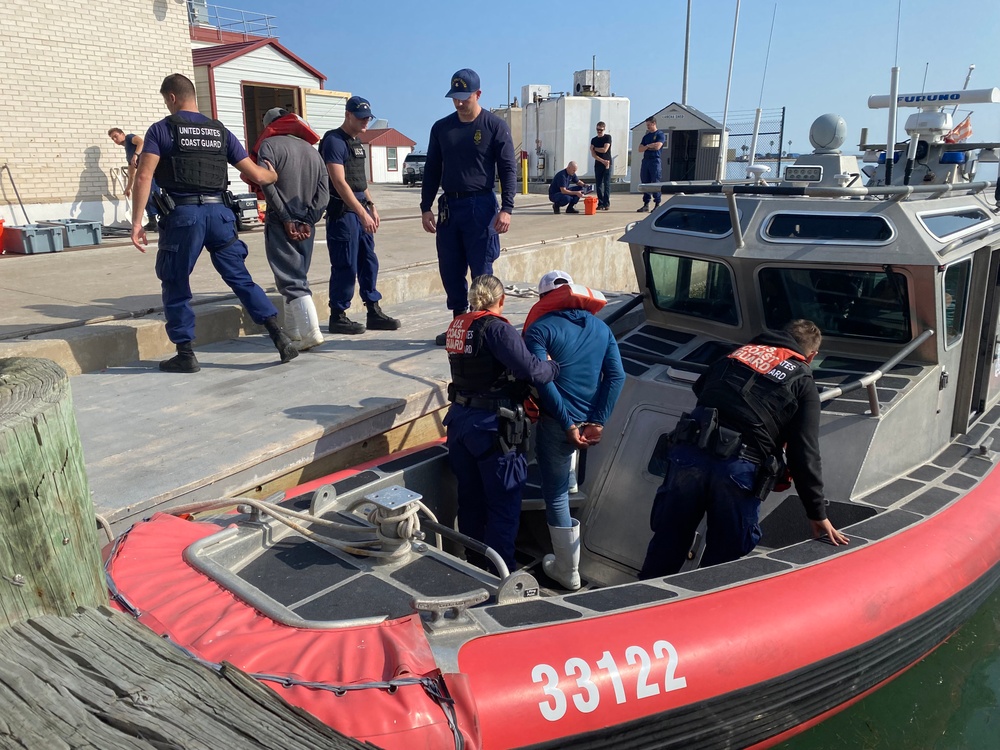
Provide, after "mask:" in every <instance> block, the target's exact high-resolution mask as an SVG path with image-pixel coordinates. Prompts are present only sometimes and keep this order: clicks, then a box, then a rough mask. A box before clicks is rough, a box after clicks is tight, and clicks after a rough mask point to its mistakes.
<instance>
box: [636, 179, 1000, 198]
mask: <svg viewBox="0 0 1000 750" xmlns="http://www.w3.org/2000/svg"><path fill="white" fill-rule="evenodd" d="M646 187H652V188H655V187H656V186H655V185H640V186H639V189H640V190H642V189H644V188H646ZM659 187H660V192H661V193H664V194H668V195H670V194H674V193H686V194H689V195H695V194H700V193H715V194H719V193H724V194H726V195H790V196H808V197H810V198H864V197H867V196H893V197H896V198H897V199H900V200H902V199H904V198H906V197H908V196H910V195H913V194H914V193H918V194H924V193H926V194H928V195H937V196H940V195H947V194H950V193H954V194H965V193H981V192H982V191H984V190H988V189H989V188H995V187H996V183H995V182H992V181H987V182H965V183H940V184H937V185H883V186H880V187H829V186H813V187H792V186H790V185H730V184H720V183H712V184H700V185H699V184H694V183H677V182H667V183H661V184H660V185H659Z"/></svg>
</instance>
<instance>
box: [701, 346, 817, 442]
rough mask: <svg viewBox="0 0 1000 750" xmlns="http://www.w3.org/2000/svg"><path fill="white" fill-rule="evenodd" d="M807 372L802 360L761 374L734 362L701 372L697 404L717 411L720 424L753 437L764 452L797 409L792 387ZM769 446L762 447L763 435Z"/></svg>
mask: <svg viewBox="0 0 1000 750" xmlns="http://www.w3.org/2000/svg"><path fill="white" fill-rule="evenodd" d="M809 373H811V370H810V369H809V365H808V364H806V363H805V362H804V361H801V360H796V359H786V360H784V361H783V362H782V363H781V365H780V366H779V367H777V368H774V370H772V372H770V373H764V374H761V373H759V372H757V371H756V370H754V369H753V368H751V367H749V366H748V365H745V364H743V363H742V362H740V361H738V360H736V359H730V358H727V359H726V360H725V364H719V365H716V366H714V367H712V368H711V369H710V370H709V371H708V372H707V373H705V376H704V377H705V380H704V381H703V384H702V388H701V392H700V393H699V395H698V403H699V404H700V405H703V406H708V407H712V408H715V409H718V410H719V419H720V421H721V422H722V424H723V425H724V426H726V427H729V428H731V429H734V430H739V431H740V432H741V433H743V435H744V437H745V438H749V437H751V436H753V435H756V436H757V440H755V441H754V442H758V443H762V445H761V446H760V447H761V448H762V450H763V451H764V452H769V451H770V450H771V446H773V445H776V444H777V441H778V437H779V435H780V434H781V430H782V429H783V428H784V426H785V425H786V424H788V421H789V420H790V419H791V418H792V416H793V415H794V414H795V412H796V410H797V409H798V399H797V398H796V397H795V394H794V392H793V390H792V384H793V383H795V382H797V381H798V380H799V379H800V378H803V377H805V376H806V375H808V374H809ZM762 432H763V433H764V434H765V435H766V436H767V437H769V438H770V441H769V442H770V443H771V446H768V445H763V443H764V440H763V439H762V438H764V436H765V435H761V434H760V433H762Z"/></svg>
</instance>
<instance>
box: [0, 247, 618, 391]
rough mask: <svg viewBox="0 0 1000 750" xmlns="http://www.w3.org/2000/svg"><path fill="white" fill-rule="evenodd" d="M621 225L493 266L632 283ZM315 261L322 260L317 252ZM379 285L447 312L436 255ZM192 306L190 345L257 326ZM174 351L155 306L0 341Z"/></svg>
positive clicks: (69, 352) (215, 308)
mask: <svg viewBox="0 0 1000 750" xmlns="http://www.w3.org/2000/svg"><path fill="white" fill-rule="evenodd" d="M620 231H621V230H615V231H611V232H594V233H589V234H579V235H572V236H569V237H562V238H558V239H552V240H545V241H543V242H540V243H536V244H529V245H522V246H517V247H512V248H505V249H504V250H503V252H502V253H501V255H500V257H499V258H498V259H497V261H496V264H495V272H496V274H497V275H498V276H499V277H500V278H501V279H503V280H504V282H505V283H510V282H517V283H520V284H528V285H531V286H533V285H534V283H535V280H537V279H538V278H540V277H541V276H542V274H544V273H545V272H547V271H549V270H551V269H553V268H561V269H565V270H567V271H569V272H570V273H572V274H573V276H574V280H575V281H577V282H578V283H581V284H586V285H588V286H600V287H601V288H605V289H615V290H619V291H638V289H637V288H636V286H635V283H636V282H635V273H634V271H633V269H632V262H631V258H630V256H629V251H628V247H627V246H626V245H624V244H622V243H619V242H618V241H617V239H618V235H619V234H620ZM317 261H318V262H322V259H321V258H318V259H317ZM378 286H379V291H380V292H381V293H382V296H383V301H382V306H383V307H384V308H385V309H386V310H387V312H389V314H392V309H391V308H392V306H393V305H394V304H397V303H399V302H401V301H404V300H413V299H427V298H432V297H442V304H441V313H442V314H441V322H442V325H445V324H446V323H447V321H448V320H450V318H449V316H448V314H447V312H446V310H445V306H444V300H443V289H442V287H441V278H440V276H439V274H438V269H437V263H436V261H423V262H420V263H415V264H413V265H411V266H405V267H402V268H393V269H386V270H383V271H382V272H381V273H380V275H379V283H378ZM313 295H314V299H315V303H316V308H317V310H319V311H320V318H321V324H322V328H323V329H324V331H325V328H326V325H325V324H326V320H325V318H326V312H325V311H326V310H327V308H328V303H329V295H328V291H327V290H326V289H325V288H322V287H320V286H319V285H317V286H316V287H315V288H314V291H313ZM269 296H270V297H271V299H272V301H273V302H275V306H276V307H277V308H278V309H279V310H280V309H281V304H280V295H278V294H277V292H272V293H271V294H270V295H269ZM194 310H195V317H196V324H195V325H196V329H195V335H196V345H197V346H204V345H206V344H211V343H215V342H218V341H223V340H226V339H231V338H237V337H240V336H244V335H248V334H259V333H261V332H262V331H263V328H262V327H261V326H258V325H256V324H255V323H254V322H253V321H252V320H251V319H250V317H249V316H248V315H247V314H246V312H245V311H244V310H243V308H242V307H241V306H240V304H239V303H238V302H237V301H236V298H235V296H225V297H219V298H217V299H215V300H212V301H209V302H202V303H200V304H196V305H195V307H194ZM351 312H352V313H355V314H359V315H360V316H361V317H362V319H363V316H364V313H365V309H364V305H363V304H362V303H361V301H360V300H359V299H358V298H357V297H355V300H354V304H353V305H352V307H351ZM404 325H405V321H404ZM442 330H443V329H442ZM173 351H174V347H173V345H172V344H171V343H170V341H169V339H168V338H167V334H166V329H165V322H164V318H163V313H162V310H155V311H153V312H151V313H148V314H144V315H142V316H141V317H129V316H122V318H120V319H111V320H101V321H99V322H92V323H87V322H84V323H83V324H81V325H76V326H73V327H67V328H59V329H56V330H51V331H46V332H41V333H37V334H29V335H27V336H26V337H24V338H22V339H8V340H6V341H0V357H44V358H46V359H51V360H53V361H54V362H57V363H58V364H59V365H60V366H61V367H63V368H64V369H65V370H66V372H67V373H69V374H70V375H80V374H82V373H87V372H96V371H99V370H103V369H105V368H107V367H116V366H121V365H125V364H129V363H131V362H136V361H140V360H151V359H160V358H162V357H164V356H165V355H168V354H172V353H173Z"/></svg>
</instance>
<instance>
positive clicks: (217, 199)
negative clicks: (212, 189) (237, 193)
mask: <svg viewBox="0 0 1000 750" xmlns="http://www.w3.org/2000/svg"><path fill="white" fill-rule="evenodd" d="M170 197H171V198H173V199H174V203H175V204H176V205H178V206H201V205H203V204H205V203H224V202H225V200H224V199H223V197H222V196H221V195H176V196H175V195H172V196H170Z"/></svg>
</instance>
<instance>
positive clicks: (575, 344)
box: [524, 271, 625, 590]
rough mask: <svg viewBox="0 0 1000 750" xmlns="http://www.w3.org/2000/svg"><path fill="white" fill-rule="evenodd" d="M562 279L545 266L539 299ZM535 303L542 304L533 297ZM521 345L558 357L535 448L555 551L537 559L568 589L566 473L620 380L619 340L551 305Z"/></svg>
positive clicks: (605, 413) (597, 434) (592, 437)
mask: <svg viewBox="0 0 1000 750" xmlns="http://www.w3.org/2000/svg"><path fill="white" fill-rule="evenodd" d="M563 284H573V279H572V278H570V275H569V274H568V273H566V272H565V271H550V272H549V273H547V274H545V275H544V276H543V277H542V278H541V281H539V282H538V294H539V296H540V297H542V298H544V297H545V296H546V295H547V294H549V293H550V292H552V291H554V290H555V289H556V288H557V287H558V286H561V285H563ZM539 304H540V305H541V304H543V303H542V302H539ZM524 339H525V344H527V346H528V350H529V351H530V352H531V353H532V354H534V355H535V356H536V357H538V358H539V359H541V360H544V359H545V358H546V356H548V357H550V358H551V359H553V360H555V361H556V362H558V363H559V368H560V369H559V376H558V377H557V378H556V379H555V380H554V381H553V382H552V383H549V384H547V385H545V386H539V387H538V395H539V405H540V407H541V418H540V419H539V421H538V425H537V430H536V433H535V435H536V440H535V455H536V457H537V459H538V468H539V471H540V473H541V479H542V496H543V497H544V498H545V520H546V522H547V523H548V526H549V535H550V536H551V538H552V549H553V552H554V554H552V555H546V556H545V558H544V559H543V562H542V567H543V568H544V570H545V574H546V575H547V576H549V578H552V579H553V580H555V581H557V582H558V583H559V584H561V585H562V586H564V587H565V588H567V589H570V590H576V589H578V588H580V573H579V568H580V522H579V521H578V520H576V519H574V518H572V517H571V516H570V513H569V476H570V468H571V463H572V459H573V455H574V453H576V451H577V450H578V449H581V448H587V447H589V446H591V445H596V444H597V443H598V442H600V440H601V433H602V431H603V429H604V424H605V422H607V420H608V417H610V416H611V411H612V409H614V406H615V402H616V401H617V400H618V396H619V394H620V393H621V390H622V386H623V385H624V384H625V371H624V369H622V360H621V355H620V354H619V353H618V343H617V342H616V341H615V337H614V335H613V334H612V333H611V329H610V328H608V326H607V324H606V323H604V321H602V320H600V319H598V318H597V317H595V316H594V315H593V314H592V313H590V312H588V311H587V310H584V309H575V308H567V309H556V310H553V311H551V312H548V313H546V314H545V315H543V316H542V317H540V318H538V319H537V320H535V321H534V322H533V323H531V325H530V327H529V328H526V330H525V333H524Z"/></svg>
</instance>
